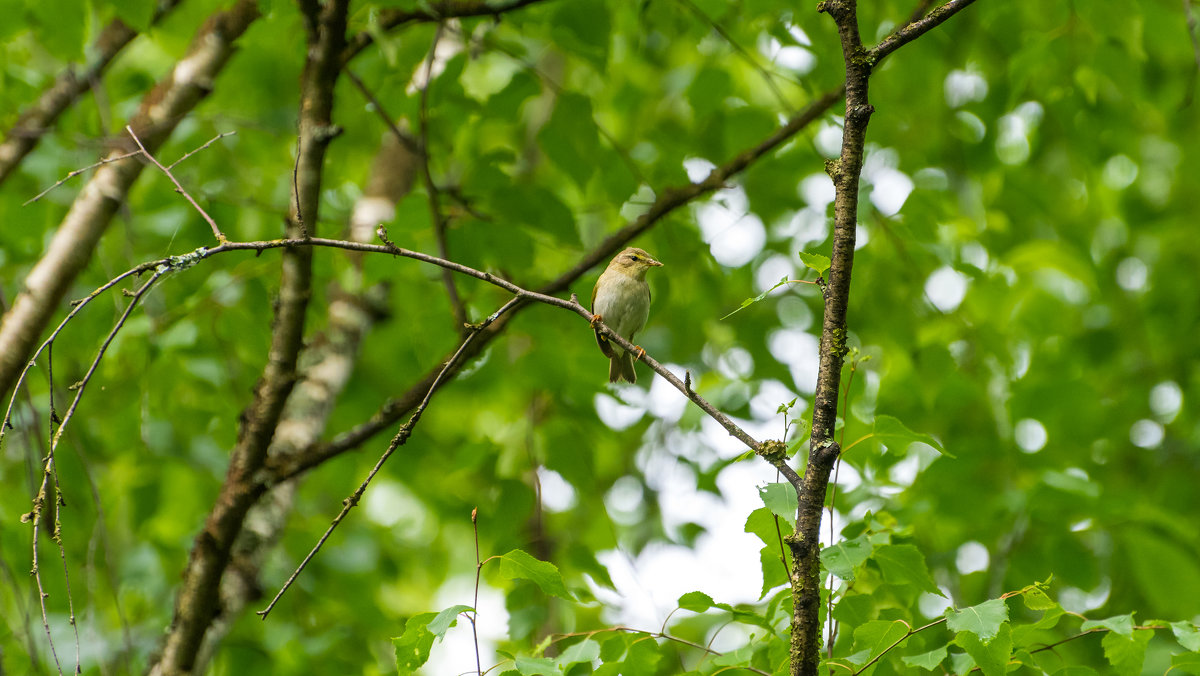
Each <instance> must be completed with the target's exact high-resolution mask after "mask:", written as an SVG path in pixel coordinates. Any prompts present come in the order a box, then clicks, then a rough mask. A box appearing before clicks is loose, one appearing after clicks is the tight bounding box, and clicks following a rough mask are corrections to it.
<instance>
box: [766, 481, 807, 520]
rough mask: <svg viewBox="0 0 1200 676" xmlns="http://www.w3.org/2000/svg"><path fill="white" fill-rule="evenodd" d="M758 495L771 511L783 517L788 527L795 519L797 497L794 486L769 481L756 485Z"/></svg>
mask: <svg viewBox="0 0 1200 676" xmlns="http://www.w3.org/2000/svg"><path fill="white" fill-rule="evenodd" d="M758 494H759V497H761V498H762V501H763V504H764V505H766V506H767V509H769V510H771V513H773V514H775V515H776V516H778V517H779V518H780V519H783V520H784V522H786V523H787V524H788V526H789V527H790V526H791V524H792V523H793V522H794V521H795V520H796V510H797V509H798V507H799V504H800V502H799V499H798V498H797V497H796V487H795V486H793V485H791V484H790V483H786V482H779V483H771V484H767V485H765V486H759V487H758Z"/></svg>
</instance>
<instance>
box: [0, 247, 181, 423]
mask: <svg viewBox="0 0 1200 676" xmlns="http://www.w3.org/2000/svg"><path fill="white" fill-rule="evenodd" d="M165 262H166V260H165V259H164V260H157V261H150V262H147V263H142V264H141V265H138V266H137V267H134V268H130V269H129V270H126V271H125V272H122V273H121V274H119V275H117V276H116V277H113V278H112V279H110V280H109V281H107V282H105V283H104V284H102V285H100V286H99V287H97V288H96V289H95V290H94V291H92V292H91V293H89V294H88V295H87V296H85V297H84V298H82V299H80V300H77V301H74V302H73V303H72V304H71V305H72V306H73V307H72V308H71V311H70V312H69V313H67V316H66V317H64V318H63V320H62V321H61V322H59V324H58V326H57V327H56V328H55V329H54V331H53V332H51V333H50V337H49V338H47V339H46V340H45V342H43V343H42V344H41V346H40V347H38V349H37V350H36V351H35V352H34V353H33V356H31V357H30V358H29V361H28V362H27V363H26V364H25V368H23V369H21V374H20V375H19V376H17V382H16V384H15V385H14V386H13V393H12V396H11V397H10V398H9V400H8V409H7V410H6V411H5V413H4V420H3V422H0V441H3V440H4V435H5V433H6V432H7V431H8V428H9V427H10V424H9V423H10V422H11V420H12V412H13V407H14V405H15V404H16V401H17V392H20V391H21V384H22V383H24V382H25V376H26V375H28V374H29V369H31V368H33V366H34V364H36V363H37V359H38V357H39V356H40V355H41V354H42V351H43V350H48V349H50V346H51V345H52V344H53V343H54V339H55V338H57V337H58V334H60V333H62V331H63V329H65V328H66V327H67V324H68V323H69V322H70V321H71V320H72V319H74V318H75V315H77V314H79V313H80V312H81V311H83V308H85V307H87V304H88V303H90V302H92V301H93V300H95V299H96V298H98V297H99V296H100V294H102V293H104V292H105V291H107V290H109V289H111V288H112V287H114V286H116V285H117V284H119V283H121V281H122V280H124V279H127V278H128V277H131V276H133V275H140V274H142V273H143V272H146V271H147V270H151V269H153V268H155V267H157V266H159V265H162V264H164V263H165Z"/></svg>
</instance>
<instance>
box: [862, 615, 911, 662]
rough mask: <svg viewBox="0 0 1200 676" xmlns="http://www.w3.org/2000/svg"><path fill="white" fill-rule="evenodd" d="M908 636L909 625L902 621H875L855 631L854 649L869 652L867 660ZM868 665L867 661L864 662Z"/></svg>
mask: <svg viewBox="0 0 1200 676" xmlns="http://www.w3.org/2000/svg"><path fill="white" fill-rule="evenodd" d="M906 635H908V625H907V624H905V623H904V622H901V621H900V620H892V621H890V622H888V621H886V620H873V621H871V622H868V623H866V624H864V625H862V626H861V627H856V628H855V629H854V649H855V651H856V652H859V651H867V652H868V654H869V657H868V658H867V660H870V659H871V658H874V657H876V656H877V655H880V654H882V653H883V651H885V650H887V649H888V648H890V647H891V646H892V645H893V644H895V643H896V641H899V640H900V639H902V638H904V637H905V636H906ZM863 663H864V664H865V663H866V660H864V661H863Z"/></svg>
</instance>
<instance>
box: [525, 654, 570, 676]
mask: <svg viewBox="0 0 1200 676" xmlns="http://www.w3.org/2000/svg"><path fill="white" fill-rule="evenodd" d="M516 663H517V671H518V672H519V673H520V674H521V676H561V674H562V673H563V670H562V669H560V668H559V667H558V665H557V664H555V663H554V660H552V659H550V658H549V657H525V656H523V655H518V656H517V659H516Z"/></svg>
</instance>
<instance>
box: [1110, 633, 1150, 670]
mask: <svg viewBox="0 0 1200 676" xmlns="http://www.w3.org/2000/svg"><path fill="white" fill-rule="evenodd" d="M1153 637H1154V632H1153V631H1150V630H1140V631H1134V632H1133V635H1132V636H1126V635H1124V634H1120V633H1117V632H1116V631H1110V632H1108V633H1107V634H1105V635H1104V638H1103V639H1101V640H1100V645H1101V646H1103V647H1104V657H1105V658H1106V659H1107V660H1108V662H1109V664H1111V665H1112V666H1113V670H1114V671H1115V672H1116V673H1117V674H1121V675H1122V676H1125V675H1126V674H1128V675H1129V676H1138V675H1139V674H1141V673H1142V663H1143V662H1145V661H1146V644H1148V643H1150V639H1151V638H1153Z"/></svg>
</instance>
